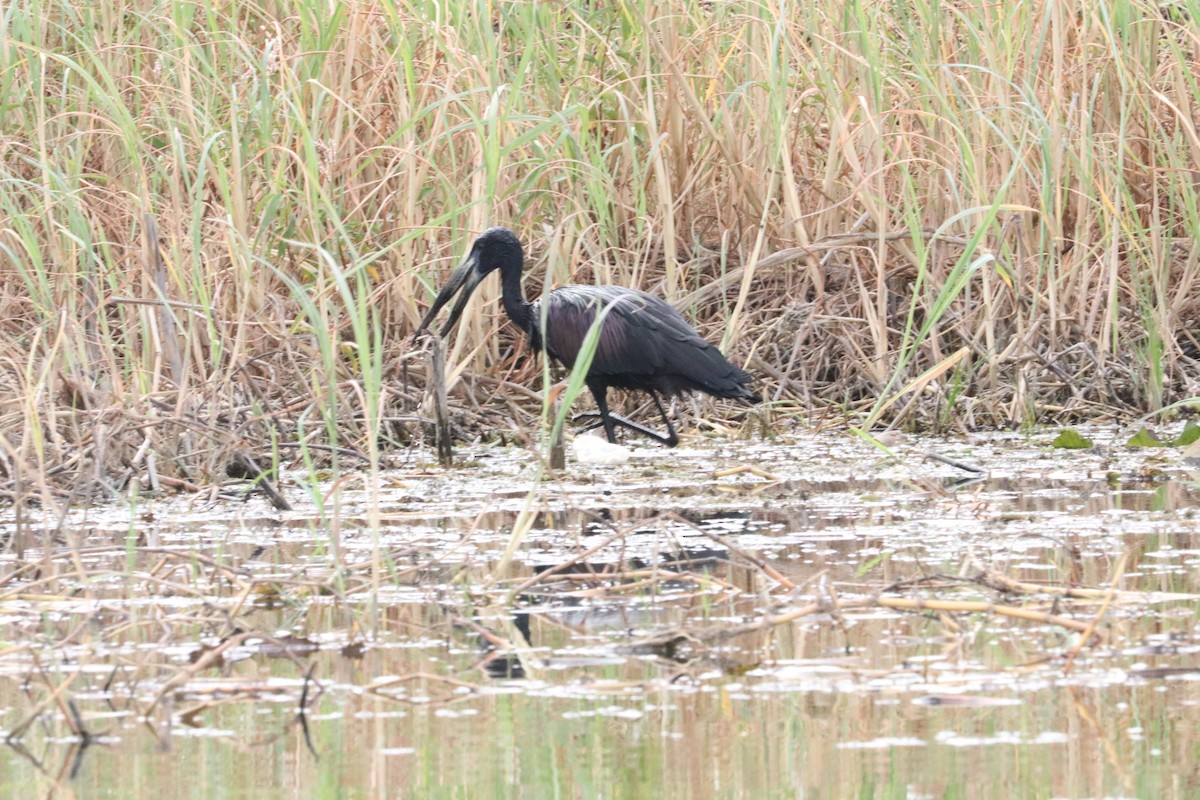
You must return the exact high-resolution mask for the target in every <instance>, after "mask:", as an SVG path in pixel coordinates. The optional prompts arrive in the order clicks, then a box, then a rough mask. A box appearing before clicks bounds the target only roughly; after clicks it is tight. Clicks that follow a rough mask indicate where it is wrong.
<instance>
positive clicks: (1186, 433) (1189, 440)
mask: <svg viewBox="0 0 1200 800" xmlns="http://www.w3.org/2000/svg"><path fill="white" fill-rule="evenodd" d="M1197 441H1200V425H1198V424H1196V421H1195V420H1193V419H1189V420H1188V421H1187V424H1186V425H1184V426H1183V431H1182V432H1181V433H1180V434H1179V437H1178V438H1177V439H1175V441H1173V442H1171V445H1172V446H1173V447H1187V446H1188V445H1189V444H1195V443H1196V442H1197Z"/></svg>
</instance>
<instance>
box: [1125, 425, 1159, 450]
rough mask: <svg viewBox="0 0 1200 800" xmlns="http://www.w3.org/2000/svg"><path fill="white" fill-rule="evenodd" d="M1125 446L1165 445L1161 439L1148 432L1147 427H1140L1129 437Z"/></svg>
mask: <svg viewBox="0 0 1200 800" xmlns="http://www.w3.org/2000/svg"><path fill="white" fill-rule="evenodd" d="M1125 446H1126V447H1166V445H1165V444H1163V443H1162V441H1161V440H1160V439H1159V438H1158V437H1157V436H1155V435H1154V434H1153V433H1151V432H1150V429H1149V428H1142V429H1141V430H1139V431H1138V432H1137V433H1135V434H1134V435H1133V436H1130V437H1129V441H1127V442H1126V443H1125Z"/></svg>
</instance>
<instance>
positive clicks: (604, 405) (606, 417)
mask: <svg viewBox="0 0 1200 800" xmlns="http://www.w3.org/2000/svg"><path fill="white" fill-rule="evenodd" d="M587 387H588V389H589V390H591V393H592V397H594V398H595V399H596V410H597V411H599V412H600V424H601V425H603V426H604V435H605V436H607V437H608V441H609V443H611V444H616V443H617V430H616V428H615V427H614V426H613V418H612V415H611V414H609V413H608V387H607V386H605V385H604V384H603V383H594V382H589V383H588V385H587ZM594 427H596V426H595V425H593V426H592V427H591V428H586V429H585V430H589V431H590V430H591V429H592V428H594Z"/></svg>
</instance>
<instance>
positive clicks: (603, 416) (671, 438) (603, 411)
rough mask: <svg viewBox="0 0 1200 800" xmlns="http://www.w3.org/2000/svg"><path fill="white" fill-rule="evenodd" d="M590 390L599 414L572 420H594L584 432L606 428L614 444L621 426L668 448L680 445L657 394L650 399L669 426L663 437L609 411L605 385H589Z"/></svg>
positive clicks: (651, 394)
mask: <svg viewBox="0 0 1200 800" xmlns="http://www.w3.org/2000/svg"><path fill="white" fill-rule="evenodd" d="M588 388H589V389H591V391H592V397H594V398H596V409H597V410H598V411H599V413H598V414H577V415H575V416H574V417H572V418H571V421H572V422H580V421H581V420H592V423H591V424H590V425H587V426H585V427H584V428H583V430H584V431H590V430H592V429H594V428H599V427H600V426H601V425H603V426H604V434H605V435H606V436H607V437H608V440H609V441H610V442H612V443H613V444H616V442H617V434H616V426H617V425H620V426H621V427H622V428H625V429H626V430H631V431H633V432H634V433H640V434H641V435H642V436H645V437H646V438H648V439H653V440H654V441H656V442H661V443H662V444H665V445H666V446H667V447H674V446H675V445H677V444H679V437H678V436H677V435H676V434H675V428H674V427H672V425H671V420H670V419H669V418H668V417H667V412H666V410H664V409H663V405H662V401H661V400H659V399H658V394H657V393H656V392H650V393H649V394H650V397H651V398H652V399H653V400H654V405H655V406H656V407H657V408H658V413H659V414H661V415H662V418H663V422H665V423H666V424H667V435H666V436H663V435H662V434H661V433H658V432H657V431H652V430H650V429H649V428H647V427H645V426H644V425H638V424H637V423H636V422H634V421H633V420H629V419H626V418H625V417H622V416H620V415H619V414H613V413H611V412H610V411H609V410H608V387H607V386H604V385H593V384H591V383H589V384H588Z"/></svg>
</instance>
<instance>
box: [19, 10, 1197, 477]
mask: <svg viewBox="0 0 1200 800" xmlns="http://www.w3.org/2000/svg"><path fill="white" fill-rule="evenodd" d="M1198 12H1200V6H1198V5H1197V4H1196V3H1194V2H1182V3H1176V4H1168V5H1163V4H1159V3H1143V2H1096V3H1084V2H1074V3H1072V2H1066V3H1054V4H1042V3H973V2H960V3H955V4H944V3H940V2H932V1H931V0H916V2H913V3H890V4H889V3H868V2H860V1H857V0H850V2H837V3H830V2H817V0H810V1H809V2H799V3H791V2H778V3H775V2H758V3H756V2H750V3H717V2H683V1H681V0H673V1H671V2H654V1H653V0H640V2H623V3H582V2H581V3H568V2H562V3H559V2H534V1H532V0H530V1H527V2H522V1H520V0H518V1H516V2H501V3H482V2H477V3H442V2H434V1H433V0H414V2H407V3H397V2H393V0H376V1H375V2H343V3H314V2H304V1H303V0H302V1H301V2H291V0H289V2H272V1H271V0H261V1H260V2H257V3H255V2H249V3H228V2H220V1H219V0H218V1H217V2H205V3H195V2H179V1H173V2H169V3H168V2H161V1H160V2H154V1H152V0H130V1H129V2H120V1H119V0H101V2H98V3H95V4H85V5H83V6H80V5H79V4H76V3H70V2H66V0H43V1H42V2H35V1H34V0H10V2H9V3H7V4H6V5H5V6H4V7H3V8H0V489H2V491H4V492H5V493H6V494H7V495H8V496H9V497H12V496H14V495H15V494H20V493H23V492H28V491H32V492H34V493H40V494H41V496H42V498H43V499H44V500H46V501H50V500H52V499H53V498H52V495H53V494H55V493H58V494H66V495H71V494H75V495H94V494H95V493H96V492H97V491H98V490H99V491H101V492H122V491H125V490H126V489H127V487H128V486H129V485H131V484H133V483H134V482H137V481H141V482H142V483H148V484H149V485H150V486H151V487H152V488H153V487H158V486H162V485H164V484H166V485H184V484H204V483H206V482H207V481H209V480H210V479H211V477H212V476H213V475H214V474H218V473H219V472H220V471H221V470H222V469H223V465H224V464H225V463H227V461H228V457H229V454H230V452H232V451H236V450H238V449H239V448H250V449H254V450H259V451H262V450H273V451H275V452H279V450H278V449H277V448H288V451H287V452H288V453H289V454H291V453H294V452H296V449H295V448H297V447H300V451H299V452H300V455H301V457H304V458H307V459H309V463H313V464H315V463H318V460H320V463H324V462H326V461H328V459H329V458H330V457H331V453H332V454H334V456H336V458H337V459H340V460H341V461H342V462H344V463H357V461H351V462H345V459H346V457H347V454H348V453H351V452H357V453H358V454H360V455H361V456H362V457H363V458H364V459H366V461H367V462H369V463H373V464H374V463H378V460H379V458H380V455H381V454H382V453H384V452H387V451H389V450H391V449H394V448H395V447H396V446H397V445H398V444H403V443H404V442H406V441H407V440H408V437H410V436H412V435H413V432H414V431H416V430H418V429H419V428H420V425H421V412H420V405H419V401H420V397H421V393H422V391H421V390H422V387H421V376H422V374H423V373H422V370H423V363H422V362H421V360H420V359H416V358H413V357H412V354H411V347H410V345H409V343H408V342H406V340H405V337H406V335H407V334H408V333H410V332H411V330H412V328H413V327H414V325H415V323H416V321H417V320H418V318H419V315H420V313H421V311H422V310H423V308H424V306H425V304H426V303H427V302H428V299H429V296H430V291H431V289H432V288H434V286H435V284H436V283H438V281H439V280H440V279H441V278H442V277H443V276H444V274H445V271H446V269H447V267H448V266H449V264H450V262H451V261H452V260H454V259H455V258H457V257H458V256H459V255H460V254H461V253H462V251H463V250H464V248H465V246H466V245H467V243H468V241H469V238H470V237H471V236H472V235H473V234H474V233H477V232H478V231H480V230H481V229H483V228H484V227H486V226H488V225H492V224H505V225H508V226H510V227H513V228H515V229H517V230H518V231H519V233H520V234H521V236H522V238H523V239H524V241H525V242H526V243H527V248H528V251H529V254H530V256H531V268H530V275H529V280H528V281H527V287H528V288H529V290H530V291H531V292H536V291H538V287H539V286H540V285H543V284H545V283H547V282H548V283H551V284H561V283H564V282H568V281H577V282H592V281H597V282H609V283H617V284H625V285H634V286H639V287H642V288H645V289H648V290H650V291H654V292H658V293H661V294H663V295H664V296H666V297H667V298H669V299H670V300H671V301H673V302H675V303H676V304H678V305H679V306H680V307H681V308H682V309H683V310H684V311H685V313H687V314H688V315H689V316H691V318H692V319H694V320H695V321H696V323H697V325H698V327H699V328H700V329H701V330H702V331H703V332H704V333H705V335H707V336H708V337H709V338H710V339H712V340H714V341H719V342H721V344H722V346H723V347H724V349H725V350H726V352H727V353H728V354H730V356H731V357H732V358H733V360H734V361H736V362H739V363H744V364H745V365H746V366H747V368H748V369H750V370H751V371H752V372H754V373H756V374H757V375H759V376H761V379H762V385H763V388H764V389H765V390H766V391H765V392H764V393H765V394H766V395H767V396H768V397H769V398H771V399H772V400H774V401H776V407H777V408H778V409H779V411H780V414H782V415H783V416H784V417H786V415H787V414H790V413H796V414H797V415H802V416H803V415H806V414H807V413H808V411H809V409H812V408H817V409H819V410H822V411H823V412H824V411H828V412H832V413H835V414H843V415H847V416H850V417H852V418H854V419H856V420H858V421H859V422H860V423H869V424H877V423H891V424H896V423H899V424H905V425H912V426H926V425H962V426H987V425H998V424H1023V423H1032V422H1037V421H1043V420H1050V419H1060V418H1067V417H1094V416H1109V415H1114V414H1130V413H1143V412H1148V411H1154V410H1156V409H1159V408H1162V407H1163V406H1164V405H1166V404H1169V403H1172V402H1175V401H1178V400H1180V399H1183V398H1187V397H1191V396H1192V395H1194V394H1196V393H1197V391H1196V376H1197V371H1196V366H1197V363H1196V359H1197V354H1198V353H1200V346H1198V344H1197V341H1196V338H1195V329H1196V322H1195V320H1196V318H1197V316H1198V314H1197V303H1198V301H1197V300H1196V299H1195V297H1194V295H1195V294H1196V293H1195V292H1194V291H1193V287H1194V286H1195V284H1196V278H1197V274H1198V272H1200V260H1198V254H1197V250H1196V247H1195V235H1196V230H1197V225H1198V223H1200V203H1198V201H1197V175H1200V171H1198V170H1200V168H1198V166H1197V154H1198V153H1200V136H1198V133H1197V130H1196V126H1197V120H1200V113H1198V112H1200V107H1198V100H1200V85H1198V83H1197V80H1196V75H1197V74H1198V72H1200V71H1198V70H1197V69H1196V61H1197V57H1198V54H1200V25H1198V24H1197V22H1196V19H1195V18H1196V15H1197V13H1198ZM151 223H153V224H155V225H156V226H157V231H158V235H157V237H149V236H147V230H148V228H150V227H152V225H151ZM497 293H498V287H497V286H489V287H486V288H485V290H484V292H483V299H482V302H479V301H477V303H476V306H475V307H476V309H477V313H474V314H471V315H469V319H468V321H467V322H466V323H465V324H464V325H463V327H462V328H461V330H460V335H459V336H458V338H457V339H456V341H455V342H454V345H453V348H452V349H451V351H450V355H449V359H450V361H449V366H450V372H451V374H452V376H454V377H455V378H456V379H458V386H457V389H456V398H457V399H456V403H457V405H458V408H459V409H461V411H462V412H463V415H464V416H463V419H464V424H468V423H469V424H473V425H476V426H478V427H480V428H487V429H489V430H500V431H507V432H511V431H513V430H514V429H517V430H518V432H517V434H516V435H521V434H520V433H519V429H520V428H521V427H522V426H523V425H524V424H525V423H526V422H527V421H529V420H531V419H533V418H534V417H533V416H531V415H530V413H529V405H530V403H529V401H530V398H531V397H534V398H536V397H537V394H536V393H537V391H538V389H540V386H541V383H540V381H539V379H538V375H539V374H540V373H539V371H538V367H537V366H536V364H534V363H533V362H532V361H531V360H529V359H527V358H526V357H525V351H524V349H523V345H521V344H520V343H519V342H518V341H517V340H516V338H515V337H514V335H513V333H512V331H511V330H510V329H507V328H506V327H505V325H504V324H503V319H502V314H501V312H500V311H499V309H498V306H497V305H496V304H495V303H494V302H492V301H493V300H494V299H495V297H496V295H497ZM480 312H482V313H480ZM405 376H407V378H408V380H405ZM518 387H528V389H529V390H532V391H527V392H525V393H523V392H522V390H521V389H520V388H518ZM318 446H319V448H326V449H318ZM329 448H340V449H329ZM338 454H340V455H338Z"/></svg>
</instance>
